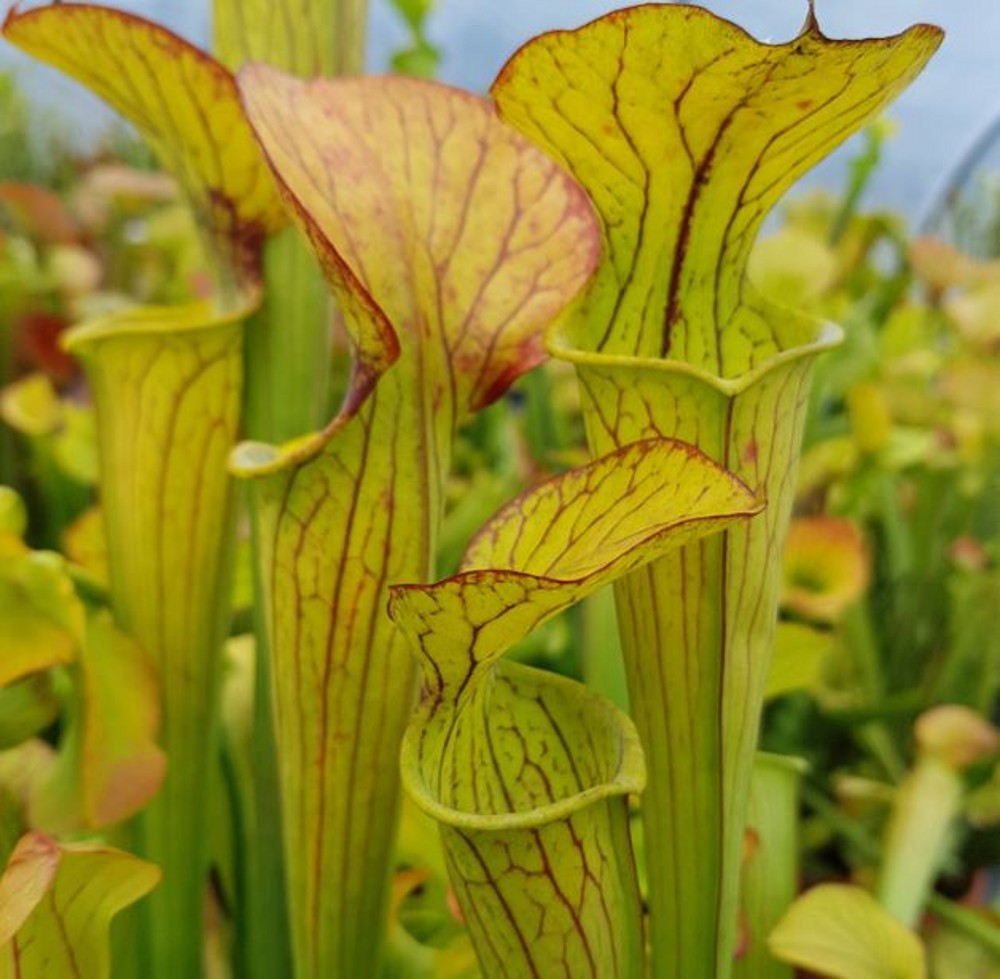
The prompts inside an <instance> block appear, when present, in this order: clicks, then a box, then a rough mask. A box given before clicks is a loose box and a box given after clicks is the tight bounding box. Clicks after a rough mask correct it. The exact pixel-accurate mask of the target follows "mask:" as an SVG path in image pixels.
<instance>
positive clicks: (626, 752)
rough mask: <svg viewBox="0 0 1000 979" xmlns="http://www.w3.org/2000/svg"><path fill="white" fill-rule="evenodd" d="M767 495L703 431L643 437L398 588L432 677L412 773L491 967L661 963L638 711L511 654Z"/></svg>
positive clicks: (603, 976)
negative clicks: (714, 452) (641, 801)
mask: <svg viewBox="0 0 1000 979" xmlns="http://www.w3.org/2000/svg"><path fill="white" fill-rule="evenodd" d="M760 507H761V504H760V502H759V501H758V500H756V499H755V498H754V497H753V495H752V494H751V493H750V492H749V490H748V489H747V488H746V486H745V485H744V484H742V483H740V481H739V480H737V479H736V478H735V477H733V476H732V475H731V474H730V473H727V472H726V471H725V470H723V469H722V468H721V467H719V466H717V465H715V464H713V463H712V462H711V461H710V460H709V459H708V458H707V457H705V456H703V455H701V454H700V453H698V452H697V451H696V450H694V449H692V448H691V447H690V446H688V445H685V444H683V443H679V442H670V441H666V440H660V439H651V440H649V441H645V442H637V443H633V444H632V445H629V446H627V447H625V448H623V449H620V450H618V451H616V452H613V453H610V454H609V455H607V456H604V457H602V458H601V459H599V460H597V461H596V462H594V463H591V464H590V465H589V466H584V467H581V468H580V469H577V470H571V471H569V472H568V473H564V474H563V475H562V476H559V477H555V478H554V479H552V480H550V481H548V482H546V483H542V484H541V485H540V486H538V487H536V488H535V489H533V490H529V491H527V492H525V493H523V494H522V495H521V496H520V497H518V498H517V499H515V500H513V501H512V502H511V503H509V504H508V505H507V506H506V507H504V508H503V509H502V510H501V511H500V512H499V513H498V514H496V515H495V516H494V517H493V518H492V519H491V520H490V521H489V522H487V524H486V525H485V526H484V527H483V528H482V530H481V531H480V532H479V533H478V534H477V535H476V536H475V537H474V538H473V541H472V543H471V544H470V546H469V548H468V550H467V551H466V553H465V556H464V557H463V559H462V563H461V565H460V569H459V573H458V574H456V575H455V576H453V577H452V578H449V579H445V580H444V581H441V582H438V583H436V584H434V585H423V586H421V585H418V584H413V585H403V586H399V587H396V588H393V589H392V599H391V602H390V606H389V612H390V615H392V617H393V618H394V620H395V621H396V622H397V623H398V624H399V625H400V628H401V629H402V631H403V632H405V633H406V635H407V637H408V639H409V640H410V643H411V648H412V650H413V652H414V654H415V655H416V657H417V659H418V661H419V662H420V665H421V669H422V671H423V681H424V682H423V687H422V700H421V703H420V707H419V709H418V711H417V713H416V715H415V716H414V718H413V721H412V722H411V724H410V726H409V728H408V729H407V733H406V738H405V740H404V742H403V751H402V755H401V763H402V771H403V778H404V784H405V785H406V788H407V790H408V792H409V793H410V795H411V797H412V798H413V799H414V801H415V802H416V803H417V805H418V806H420V807H421V808H422V809H424V811H425V812H427V813H428V814H429V815H431V816H432V817H433V818H434V819H436V820H437V821H438V823H439V825H440V827H441V834H442V841H443V844H444V848H445V854H446V857H447V862H448V868H449V874H450V876H451V879H452V882H453V884H454V886H455V889H456V893H457V895H458V899H459V902H460V904H461V907H462V910H463V912H464V914H465V918H466V921H467V923H468V925H469V928H470V931H471V934H472V939H473V943H474V945H475V948H476V952H477V955H478V957H479V960H480V964H481V966H482V969H483V971H484V975H485V976H486V977H487V979H500V977H502V976H506V977H518V979H521V977H524V979H528V977H534V979H550V977H551V979H556V977H561V976H574V977H576V976H579V977H586V979H640V977H642V976H644V975H645V944H644V940H643V934H642V927H641V918H642V915H641V911H640V903H639V893H638V887H637V879H636V872H635V865H634V859H633V854H632V847H631V841H630V837H629V822H628V806H627V800H626V796H627V795H628V794H636V793H638V792H640V791H641V790H642V787H643V784H644V782H645V771H644V767H643V763H642V749H641V747H640V744H639V739H638V736H637V733H636V729H635V726H634V724H633V723H632V722H631V721H630V720H629V718H628V717H627V716H626V715H625V714H623V713H622V712H621V711H619V710H618V709H617V708H616V707H615V706H614V705H613V704H612V703H611V702H610V701H609V700H607V699H606V698H604V697H602V696H600V695H599V694H597V693H595V692H594V691H591V690H589V689H587V688H586V687H584V686H582V685H581V684H579V683H576V682H574V681H571V680H568V679H566V678H564V677H560V676H556V675H553V674H551V673H547V672H545V671H541V670H535V669H530V668H528V667H525V666H522V665H519V664H516V663H505V662H502V661H500V657H501V656H502V655H503V654H504V652H505V651H506V650H507V649H509V648H510V647H511V646H512V645H514V644H515V643H517V642H518V641H520V640H521V639H523V638H524V637H525V636H526V635H527V634H529V633H530V632H531V631H532V630H533V629H535V628H538V627H539V626H540V625H541V624H542V623H543V622H545V621H547V620H548V619H550V618H551V617H552V616H554V615H556V614H558V613H559V612H561V611H562V610H564V609H566V608H567V607H569V606H570V605H572V604H574V603H576V602H579V601H581V600H583V599H585V598H586V597H587V596H589V595H592V594H594V593H595V592H596V591H597V590H598V589H599V588H601V587H602V586H604V585H606V584H608V583H610V582H611V581H613V580H615V579H617V578H620V577H621V576H622V575H626V574H628V573H629V572H630V571H634V569H637V568H639V567H641V566H643V565H645V564H647V563H648V562H650V561H652V560H655V559H656V558H657V557H660V556H662V555H664V554H666V553H669V552H670V551H671V550H673V549H675V548H678V547H683V546H684V545H685V544H688V543H689V542H691V541H692V540H697V539H701V538H703V537H704V536H705V535H707V534H712V533H713V532H717V531H719V530H721V529H722V528H724V527H726V526H731V525H732V524H733V523H734V522H739V521H742V520H746V519H747V518H748V517H750V515H751V514H753V513H756V512H759V510H760Z"/></svg>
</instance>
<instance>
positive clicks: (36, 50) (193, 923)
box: [3, 4, 286, 979]
mask: <svg viewBox="0 0 1000 979" xmlns="http://www.w3.org/2000/svg"><path fill="white" fill-rule="evenodd" d="M3 31H4V35H5V36H6V37H7V39H8V40H10V41H12V42H13V43H15V44H17V45H18V46H19V47H21V48H23V49H24V50H26V51H28V52H29V53H31V54H33V55H35V56H36V57H39V58H41V59H42V60H44V61H47V62H48V63H50V64H52V65H54V66H56V67H59V68H61V69H62V70H63V71H65V72H67V73H68V74H69V75H71V76H72V77H74V78H76V79H77V80H79V81H81V82H82V83H84V84H85V85H87V86H88V87H90V88H91V89H93V90H94V91H95V92H97V94H99V95H101V96H102V97H103V98H104V99H105V100H106V101H108V102H109V103H110V104H111V105H112V106H113V107H114V108H116V109H118V110H119V111H121V112H122V113H123V114H124V115H125V116H126V117H127V118H128V119H129V120H130V121H131V122H133V123H134V124H135V125H136V127H137V128H138V129H139V131H140V133H142V134H143V135H144V136H145V138H146V139H147V141H148V142H149V144H150V146H151V147H152V149H153V150H154V151H155V152H156V153H157V154H158V156H159V157H160V159H161V162H162V163H163V164H164V166H165V167H166V168H167V169H168V170H170V171H171V172H172V173H173V174H174V175H175V176H176V178H177V180H178V183H179V184H180V186H181V188H182V190H183V191H184V192H185V195H186V197H187V200H188V202H189V204H190V206H191V209H192V212H193V214H194V216H195V219H196V222H197V227H198V229H199V231H200V234H201V237H202V240H203V243H204V246H205V255H206V260H207V262H208V264H209V267H210V268H211V270H212V275H213V280H214V295H213V298H212V299H209V300H203V301H198V302H192V303H190V304H188V305H184V306H178V307H175V308H143V307H136V308H132V309H126V310H124V311H122V312H120V313H116V314H113V315H111V316H109V317H107V318H105V319H102V320H99V321H95V322H90V323H85V324H83V325H81V326H79V327H77V328H75V330H74V331H73V332H71V333H70V334H69V336H68V339H67V346H68V347H69V349H70V350H72V351H73V352H74V353H76V354H77V355H78V356H80V358H81V359H82V361H83V363H84V366H85V370H86V374H87V379H88V383H89V385H90V388H91V393H92V396H93V399H94V402H95V405H96V411H97V424H98V447H99V455H100V471H101V479H100V492H101V498H102V504H103V514H104V522H105V529H106V534H107V538H108V549H109V563H110V579H111V581H110V584H111V604H112V607H113V610H114V614H115V618H116V620H117V622H118V624H119V625H120V626H121V627H122V628H123V629H125V630H126V631H127V632H128V633H129V634H130V635H132V636H133V637H134V638H135V639H136V640H137V641H138V643H139V644H140V646H142V647H143V648H144V649H145V650H146V651H147V652H148V654H149V655H150V656H151V657H152V659H153V661H154V663H155V665H156V667H157V671H158V676H159V683H160V687H161V695H162V701H163V746H164V748H165V750H166V753H167V756H168V760H169V763H168V773H167V777H166V779H165V781H164V787H163V790H162V792H161V794H160V795H159V796H158V797H157V798H156V799H155V800H154V801H153V803H152V804H151V805H150V806H149V807H148V808H147V809H146V810H145V811H144V812H143V813H142V814H141V815H140V816H139V818H138V820H137V821H136V824H135V826H134V828H133V841H132V842H133V844H134V846H135V847H136V848H137V849H138V851H139V852H140V853H141V855H142V856H144V857H147V858H149V859H152V860H154V861H155V862H156V863H158V864H159V865H160V866H161V867H162V869H163V872H164V873H163V882H162V885H161V886H160V887H159V888H157V890H156V891H155V892H154V894H153V895H152V896H151V899H150V900H149V901H147V902H144V904H143V905H142V906H141V916H142V917H141V927H140V928H139V930H138V937H137V939H136V948H135V949H134V950H132V951H131V952H130V953H129V964H130V966H131V967H132V968H134V969H135V970H136V971H137V972H138V973H139V974H142V975H145V976H152V977H160V976H162V977H164V979H166V977H175V976H179V975H197V974H200V971H201V969H202V965H203V935H204V911H205V897H206V886H207V876H208V859H209V854H208V823H207V812H208V809H207V807H206V806H205V805H202V804H196V803H193V800H204V799H206V798H207V796H208V792H209V785H210V775H211V772H212V771H213V766H214V764H215V758H216V755H215V751H214V750H213V748H214V746H215V744H216V742H215V734H216V715H217V700H218V684H219V667H220V662H221V659H220V657H221V643H222V640H223V638H224V637H225V634H226V632H227V629H228V616H229V581H230V563H231V551H232V537H233V527H234V511H233V505H232V504H233V491H232V489H233V487H232V483H231V480H230V478H229V476H228V474H227V472H226V461H227V458H228V455H229V453H230V451H231V449H232V447H233V445H234V444H235V443H236V441H237V439H238V437H239V434H240V428H241V421H240V418H241V407H242V404H241V403H242V387H243V321H244V319H245V318H246V316H247V315H249V314H250V313H251V312H252V311H253V309H254V308H255V306H256V305H257V304H258V302H259V285H258V279H259V265H260V248H261V245H262V242H263V240H264V238H265V237H266V235H267V234H268V233H270V232H272V231H274V230H277V229H278V228H280V227H281V226H282V225H284V224H285V223H286V217H285V214H284V211H283V208H282V206H281V203H280V200H279V198H278V196H277V190H276V187H275V185H274V182H273V180H272V178H271V176H270V173H269V171H268V169H267V167H266V165H265V164H264V162H263V159H262V157H261V154H260V151H259V149H258V147H257V145H256V142H255V141H254V138H253V135H252V133H251V131H250V129H249V127H248V125H247V123H246V120H245V118H244V116H243V112H242V109H241V107H240V104H239V98H238V93H237V90H236V84H235V80H234V79H233V76H232V75H231V74H230V73H229V72H228V71H227V70H226V69H225V68H223V67H222V66H221V65H219V64H218V63H217V62H215V61H213V60H212V59H211V58H210V57H208V56H207V55H205V54H204V53H203V52H201V51H200V50H198V49H197V48H194V47H192V46H191V45H189V44H188V43H187V42H185V41H183V40H181V39H180V38H178V37H177V36H175V35H173V34H171V33H170V32H169V31H166V30H164V29H163V28H160V27H158V26H157V25H155V24H152V23H150V22H148V21H145V20H142V19H141V18H137V17H133V16H131V15H128V14H124V13H122V12H120V11H116V10H111V9H106V8H102V7H98V6H92V5H88V4H81V5H72V6H53V7H46V8H41V9H39V10H35V11H30V12H27V13H23V14H20V13H18V12H16V11H14V12H12V13H11V14H9V15H8V17H7V20H6V22H5V24H4V28H3Z"/></svg>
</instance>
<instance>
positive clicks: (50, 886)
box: [0, 833, 160, 979]
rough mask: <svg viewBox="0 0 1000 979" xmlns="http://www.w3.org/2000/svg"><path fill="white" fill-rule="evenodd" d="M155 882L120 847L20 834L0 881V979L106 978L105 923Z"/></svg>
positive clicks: (150, 871)
mask: <svg viewBox="0 0 1000 979" xmlns="http://www.w3.org/2000/svg"><path fill="white" fill-rule="evenodd" d="M159 877H160V872H159V870H158V869H157V868H156V867H154V866H153V865H152V864H150V863H146V862H144V861H142V860H138V859H136V858H135V857H133V856H131V855H129V854H127V853H122V852H121V851H120V850H113V849H111V848H109V847H101V846H87V845H82V844H78V845H60V844H58V843H56V842H55V841H54V840H53V839H51V838H50V837H48V836H45V835H44V834H42V833H29V834H28V835H27V836H24V837H22V839H21V841H20V842H19V843H18V845H17V847H16V849H15V851H14V854H13V855H12V857H11V859H10V862H9V863H8V864H7V868H6V870H5V871H4V874H3V877H2V878H0V974H2V975H4V976H10V977H11V979H13V977H17V979H53V977H55V976H58V977H60V979H107V977H108V976H110V974H111V961H110V951H109V932H110V927H111V919H112V918H114V916H115V915H116V914H118V912H119V911H121V910H122V909H123V908H125V907H127V906H128V905H130V904H133V903H134V902H135V901H137V900H139V898H141V897H143V896H144V895H145V894H147V893H148V892H149V891H150V890H152V888H153V887H155V886H156V882H157V881H158V880H159Z"/></svg>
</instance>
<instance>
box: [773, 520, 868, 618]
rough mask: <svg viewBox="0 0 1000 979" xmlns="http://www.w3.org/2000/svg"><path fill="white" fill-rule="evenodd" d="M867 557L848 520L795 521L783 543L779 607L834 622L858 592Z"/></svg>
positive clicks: (865, 579)
mask: <svg viewBox="0 0 1000 979" xmlns="http://www.w3.org/2000/svg"><path fill="white" fill-rule="evenodd" d="M870 574H871V559H870V557H869V555H868V548H867V546H866V545H865V541H864V538H863V537H862V536H861V532H860V531H859V530H858V528H857V526H856V525H855V524H854V523H853V522H852V521H850V520H847V519H843V518H837V517H799V518H797V519H795V520H793V521H792V522H791V525H790V526H789V530H788V539H787V540H786V542H785V554H784V576H785V588H784V595H783V598H782V605H783V606H784V607H785V609H787V610H789V611H791V612H795V613H796V614H798V615H802V616H804V617H805V618H807V619H810V620H812V621H814V622H836V621H837V620H838V619H839V618H840V617H841V616H842V615H843V613H844V612H845V611H846V610H847V609H848V608H849V607H850V606H851V605H852V604H853V603H854V602H855V601H857V599H858V598H859V597H860V596H861V595H862V594H863V593H864V590H865V588H867V586H868V579H869V576H870Z"/></svg>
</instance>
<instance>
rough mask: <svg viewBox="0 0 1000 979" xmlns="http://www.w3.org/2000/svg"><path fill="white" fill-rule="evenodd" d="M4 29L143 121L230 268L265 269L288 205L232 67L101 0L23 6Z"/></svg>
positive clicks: (242, 274)
mask: <svg viewBox="0 0 1000 979" xmlns="http://www.w3.org/2000/svg"><path fill="white" fill-rule="evenodd" d="M3 33H4V36H5V37H6V38H7V40H8V41H10V42H11V43H12V44H15V45H17V46H18V47H20V48H21V49H23V50H24V51H27V52H28V53H29V54H32V55H34V56H35V57H36V58H39V59H41V60H42V61H45V62H47V63H48V64H50V65H53V66H55V67H56V68H60V69H61V70H62V71H64V72H66V73H67V74H68V75H71V76H72V77H73V78H75V79H76V80H77V81H79V82H82V83H83V84H84V85H86V86H87V87H88V88H90V89H91V90H92V91H94V92H95V93H96V94H97V95H99V96H101V98H103V99H104V100H105V101H106V102H108V104H109V105H111V106H112V107H113V108H115V109H116V110H117V111H119V112H120V113H121V114H122V115H124V116H125V117H126V118H127V119H128V120H129V121H130V122H131V123H132V124H133V125H135V127H136V128H137V129H138V130H139V131H140V133H142V135H143V136H144V137H145V138H146V140H147V141H148V142H149V144H150V146H151V147H152V149H153V150H154V151H155V152H156V154H157V156H158V157H159V158H160V161H161V162H162V163H163V165H164V167H165V168H166V169H167V170H169V171H170V172H171V173H172V174H173V175H174V176H175V177H176V178H177V179H178V181H179V182H180V184H181V186H182V187H183V188H184V190H185V192H186V194H187V196H188V198H189V199H190V202H191V205H192V207H193V209H194V212H195V215H196V217H197V220H198V223H199V225H200V226H201V228H202V229H203V231H204V232H205V234H206V235H207V237H208V239H209V241H210V242H211V243H212V244H213V247H214V248H215V249H216V250H217V254H218V255H219V256H220V258H221V261H222V262H223V263H225V265H226V269H225V270H224V271H222V273H221V274H223V275H225V274H235V275H236V277H237V279H238V280H241V281H245V280H246V277H247V276H253V275H254V274H255V272H256V269H255V263H256V254H255V253H256V249H257V248H258V246H259V244H260V242H261V239H262V238H263V237H264V236H265V235H266V234H268V233H269V232H271V231H274V230H275V229H277V228H279V227H281V226H282V225H283V224H284V223H285V215H284V211H283V209H282V207H281V203H280V201H279V199H278V195H277V192H276V189H275V187H274V182H273V180H272V179H271V175H270V173H269V172H268V170H267V167H266V165H265V164H264V162H263V160H262V159H261V156H260V151H259V149H258V147H257V145H256V142H255V141H254V138H253V134H252V133H251V131H250V128H249V126H248V125H247V123H246V119H245V118H244V116H243V111H242V109H241V108H240V103H239V96H238V93H237V91H236V84H235V82H234V80H233V77H232V75H231V74H230V73H229V72H228V71H227V70H226V69H225V68H223V67H222V66H221V65H220V64H218V63H217V62H215V61H214V60H213V59H212V58H211V57H209V56H208V55H206V54H205V53H204V52H202V51H200V50H199V49H198V48H196V47H193V46H192V45H191V44H189V43H188V42H186V41H184V40H183V39H182V38H180V37H178V36H177V35H176V34H173V33H171V32H170V31H168V30H166V29H165V28H163V27H160V26H159V25H157V24H154V23H151V22H150V21H147V20H143V19H142V18H140V17H136V16H134V15H132V14H128V13H124V12H122V11H120V10H114V9H111V8H106V7H100V6H95V5H91V4H68V5H52V6H48V7H42V8H40V9H37V10H29V11H25V12H23V13H21V12H19V11H17V10H16V9H14V10H12V11H11V12H10V13H9V14H8V15H7V19H6V21H5V23H4V26H3Z"/></svg>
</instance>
